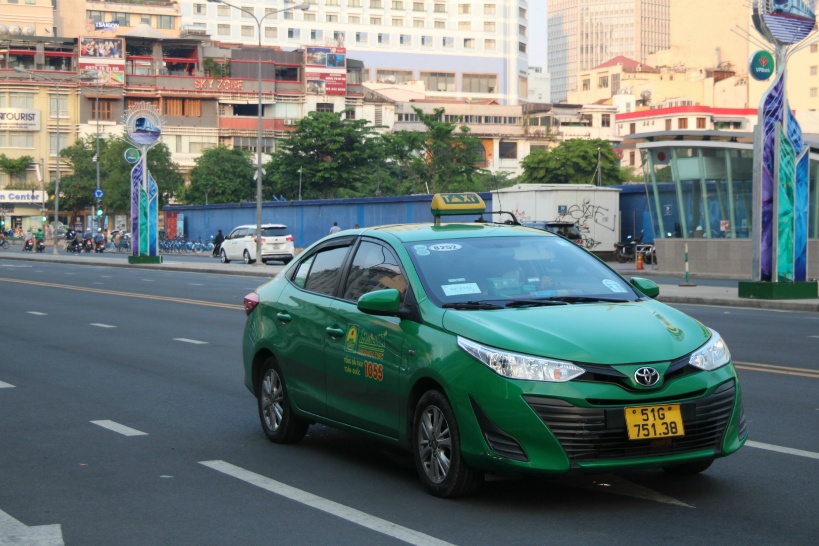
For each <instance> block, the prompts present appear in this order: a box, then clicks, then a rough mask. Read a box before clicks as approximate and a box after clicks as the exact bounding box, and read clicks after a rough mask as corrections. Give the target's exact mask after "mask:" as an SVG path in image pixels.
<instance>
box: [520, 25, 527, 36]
mask: <svg viewBox="0 0 819 546" xmlns="http://www.w3.org/2000/svg"><path fill="white" fill-rule="evenodd" d="M527 32H528V30H527V28H526V27H525V26H524V25H518V34H519V35H520V36H523V37H524V38H525V37H526V36H527Z"/></svg>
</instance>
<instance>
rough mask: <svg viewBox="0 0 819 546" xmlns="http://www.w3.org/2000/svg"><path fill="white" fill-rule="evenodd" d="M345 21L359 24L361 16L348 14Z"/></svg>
mask: <svg viewBox="0 0 819 546" xmlns="http://www.w3.org/2000/svg"><path fill="white" fill-rule="evenodd" d="M347 22H348V23H350V24H351V25H359V24H361V17H359V16H358V15H348V16H347Z"/></svg>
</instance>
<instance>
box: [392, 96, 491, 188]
mask: <svg viewBox="0 0 819 546" xmlns="http://www.w3.org/2000/svg"><path fill="white" fill-rule="evenodd" d="M413 110H414V111H415V114H416V115H417V116H418V119H419V120H420V121H421V122H422V123H423V124H424V125H425V127H426V130H425V131H424V132H423V133H419V132H416V131H399V132H397V133H393V134H392V135H385V136H384V140H385V141H386V142H387V149H388V150H389V151H390V153H391V158H392V159H393V160H394V161H396V162H397V163H398V164H399V165H402V166H403V167H404V168H406V169H407V170H408V171H409V173H410V175H411V179H413V180H414V181H415V182H417V183H418V184H419V185H420V186H421V190H422V191H426V192H427V193H439V192H445V191H466V190H470V191H471V190H475V189H477V188H475V183H476V182H475V175H477V174H478V173H480V172H481V169H480V168H478V167H476V166H475V165H476V164H477V163H478V162H479V161H480V160H481V158H482V154H481V153H480V152H481V150H480V146H481V142H480V139H478V138H477V137H474V136H472V135H471V134H470V131H469V128H468V127H467V126H465V125H462V126H460V127H458V126H457V125H456V124H455V123H452V122H448V121H444V115H445V112H446V111H445V109H444V108H436V109H435V110H434V111H433V112H432V113H431V114H427V113H424V112H423V111H422V110H421V109H419V108H413Z"/></svg>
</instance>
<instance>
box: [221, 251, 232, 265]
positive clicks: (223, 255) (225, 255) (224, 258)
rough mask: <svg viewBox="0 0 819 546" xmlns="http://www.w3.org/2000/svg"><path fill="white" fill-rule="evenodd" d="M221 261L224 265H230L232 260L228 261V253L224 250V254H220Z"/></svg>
mask: <svg viewBox="0 0 819 546" xmlns="http://www.w3.org/2000/svg"><path fill="white" fill-rule="evenodd" d="M219 259H220V260H221V261H222V263H223V264H229V263H230V260H228V257H227V252H225V250H224V249H222V252H220V253H219Z"/></svg>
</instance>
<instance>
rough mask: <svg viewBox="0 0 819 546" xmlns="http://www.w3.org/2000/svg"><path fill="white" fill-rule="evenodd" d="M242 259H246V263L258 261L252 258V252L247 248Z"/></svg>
mask: <svg viewBox="0 0 819 546" xmlns="http://www.w3.org/2000/svg"><path fill="white" fill-rule="evenodd" d="M242 259H243V260H244V262H245V264H252V263H253V262H255V261H256V260H251V259H250V252H248V251H247V250H245V253H244V254H243V255H242Z"/></svg>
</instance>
